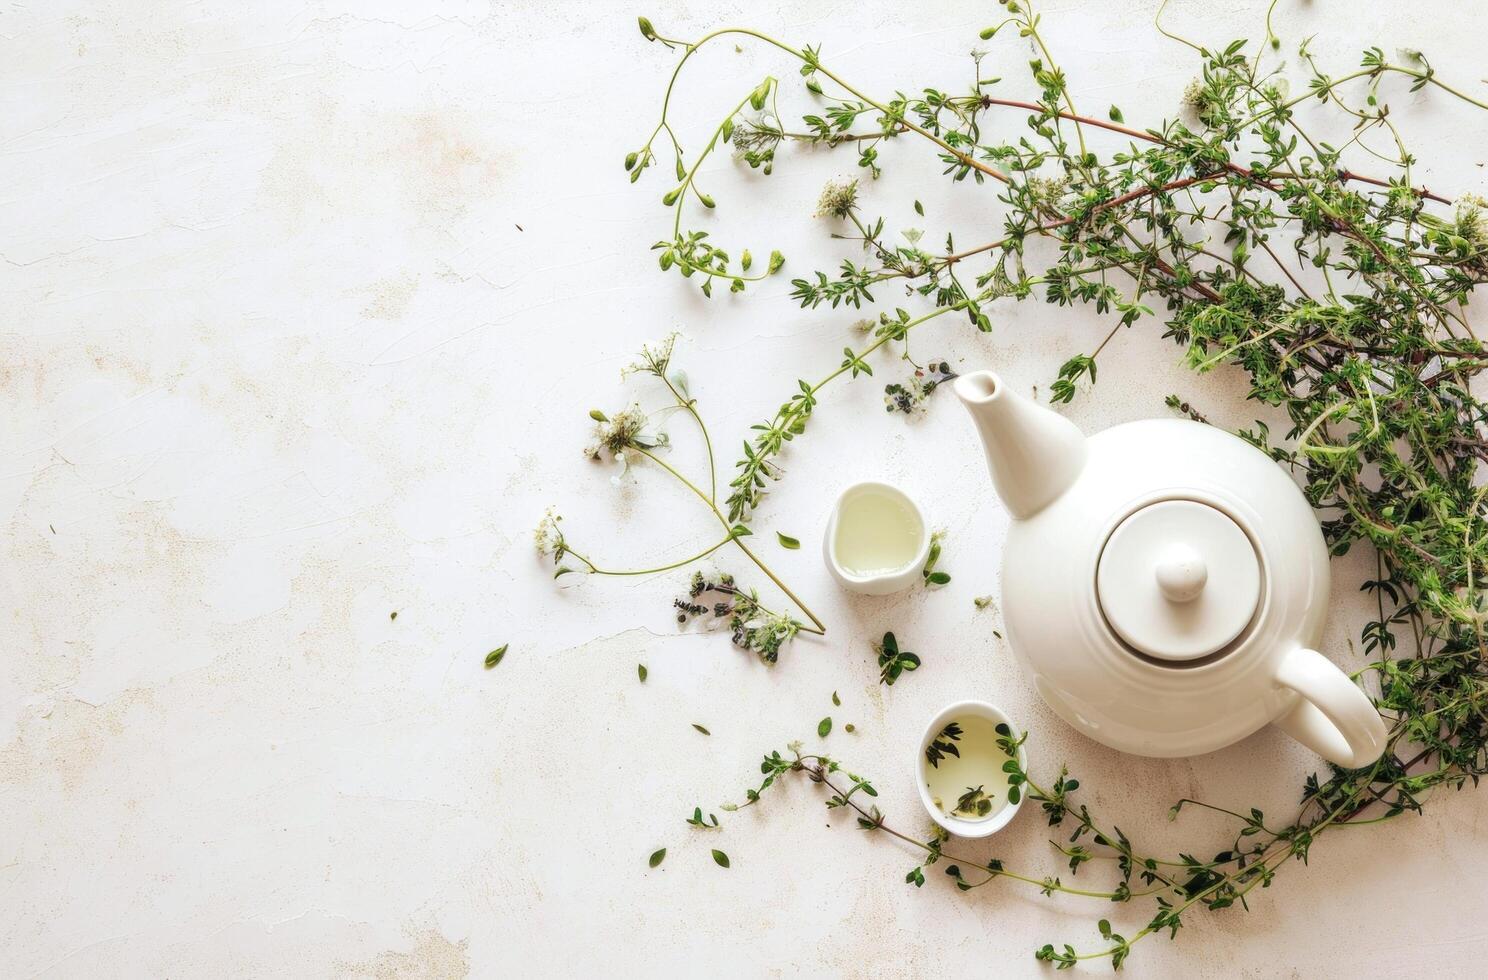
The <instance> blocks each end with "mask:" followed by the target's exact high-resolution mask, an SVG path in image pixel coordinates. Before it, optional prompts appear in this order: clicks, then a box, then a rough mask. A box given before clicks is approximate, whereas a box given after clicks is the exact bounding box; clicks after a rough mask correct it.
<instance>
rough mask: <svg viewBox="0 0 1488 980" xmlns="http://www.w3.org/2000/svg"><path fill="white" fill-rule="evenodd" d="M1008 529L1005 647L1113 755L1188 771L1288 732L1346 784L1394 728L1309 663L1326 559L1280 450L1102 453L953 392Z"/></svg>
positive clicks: (1189, 428) (1153, 432)
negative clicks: (1188, 766)
mask: <svg viewBox="0 0 1488 980" xmlns="http://www.w3.org/2000/svg"><path fill="white" fill-rule="evenodd" d="M955 389H956V394H957V395H958V396H959V397H960V399H961V401H962V402H963V403H964V404H965V405H966V407H967V409H968V410H969V411H970V412H971V416H972V419H973V420H974V421H975V422H976V427H977V431H978V433H979V434H980V435H981V438H982V445H983V446H984V447H985V449H986V453H987V465H988V467H989V468H990V469H991V471H992V482H993V484H994V485H995V486H996V488H997V493H998V494H999V496H1001V497H1002V501H1003V504H1004V505H1005V506H1006V508H1007V510H1008V513H1009V514H1010V515H1011V516H1012V518H1013V522H1012V526H1011V528H1010V530H1009V531H1008V537H1007V543H1006V545H1005V547H1004V551H1003V565H1002V605H1003V616H1004V625H1005V626H1006V635H1007V638H1008V643H1009V644H1010V645H1011V646H1012V648H1013V651H1014V653H1015V654H1016V655H1017V656H1018V659H1019V660H1020V662H1021V663H1022V664H1023V665H1024V667H1025V668H1026V669H1027V670H1028V671H1029V673H1030V674H1031V675H1032V678H1033V683H1034V686H1035V687H1036V688H1037V690H1038V692H1039V694H1040V695H1041V696H1042V697H1043V699H1044V700H1045V701H1046V702H1048V704H1049V706H1050V707H1051V708H1053V709H1054V711H1055V712H1057V713H1058V714H1059V715H1060V716H1061V717H1062V718H1064V719H1065V720H1066V721H1068V722H1069V723H1070V724H1071V725H1074V726H1075V727H1076V728H1078V729H1079V730H1080V731H1082V732H1084V733H1085V734H1087V735H1089V736H1090V737H1091V738H1093V739H1095V740H1096V741H1098V742H1103V743H1104V744H1106V745H1109V746H1111V747H1113V748H1117V749H1121V750H1123V751H1126V752H1133V753H1136V754H1138V755H1147V756H1187V755H1198V754H1200V753H1203V752H1210V751H1213V750H1215V749H1218V748H1221V747H1223V746H1226V745H1229V744H1230V743H1232V742H1236V741H1238V740H1240V739H1242V738H1244V737H1245V736H1247V735H1249V734H1251V733H1252V732H1254V731H1256V730H1257V729H1259V728H1261V727H1262V726H1263V725H1266V724H1268V723H1270V724H1274V725H1276V726H1277V727H1279V728H1281V729H1282V730H1283V731H1285V732H1287V733H1288V734H1289V735H1291V736H1292V737H1293V738H1295V739H1297V740H1298V741H1299V742H1301V743H1302V744H1304V745H1306V746H1308V747H1309V748H1311V749H1312V750H1313V751H1315V752H1317V753H1318V754H1319V755H1321V756H1322V757H1323V758H1325V759H1327V760H1329V761H1330V762H1334V763H1336V764H1337V765H1339V766H1342V767H1344V768H1346V769H1357V768H1362V767H1364V766H1367V765H1370V764H1371V763H1373V762H1374V761H1375V760H1376V759H1378V758H1379V757H1380V755H1381V753H1382V752H1383V751H1384V747H1385V737H1386V733H1385V725H1384V721H1383V720H1382V719H1381V718H1380V716H1379V713H1378V712H1377V711H1376V710H1375V709H1374V706H1373V704H1371V703H1370V700H1369V698H1368V697H1367V696H1366V695H1365V694H1364V692H1363V691H1362V690H1360V689H1359V688H1358V687H1356V686H1355V685H1354V684H1353V682H1352V681H1350V680H1349V677H1348V675H1346V674H1345V673H1344V672H1343V671H1341V670H1340V669H1339V668H1337V667H1335V666H1334V665H1333V664H1332V663H1331V662H1330V661H1329V660H1327V659H1326V658H1325V657H1323V656H1322V655H1321V654H1319V653H1317V652H1316V651H1315V650H1314V649H1313V647H1315V646H1316V645H1317V643H1318V640H1319V639H1320V637H1321V634H1322V628H1323V620H1324V617H1325V614H1326V611H1327V610H1326V603H1327V599H1328V551H1327V547H1326V546H1325V545H1324V543H1323V536H1322V532H1321V530H1320V529H1319V527H1318V523H1317V519H1316V518H1315V517H1314V516H1313V513H1312V508H1311V507H1309V506H1308V503H1307V500H1306V498H1304V497H1303V495H1302V492H1301V491H1300V490H1299V489H1298V487H1297V485H1296V484H1295V483H1293V482H1292V480H1291V478H1290V477H1288V476H1287V474H1286V473H1285V472H1284V471H1283V470H1282V469H1281V468H1280V467H1279V466H1277V465H1276V463H1275V462H1274V461H1273V460H1271V459H1270V458H1269V457H1268V456H1267V455H1266V454H1265V453H1263V452H1261V451H1260V450H1258V449H1256V448H1255V447H1254V446H1252V445H1250V444H1249V443H1247V442H1245V441H1244V440H1242V439H1240V438H1239V437H1237V436H1234V435H1231V434H1230V433H1228V432H1225V431H1223V430H1221V429H1217V428H1214V427H1212V426H1209V425H1204V424H1202V423H1200V422H1192V421H1187V420H1182V419H1149V420H1145V421H1139V422H1128V423H1126V424H1124V425H1118V426H1115V427H1113V428H1110V429H1106V430H1105V431H1104V432H1101V433H1099V434H1097V435H1094V436H1091V437H1089V438H1086V437H1085V436H1083V435H1082V434H1081V433H1080V431H1079V430H1078V429H1077V428H1075V426H1074V425H1073V424H1072V423H1071V422H1069V421H1068V420H1067V419H1065V418H1064V417H1062V416H1060V415H1057V414H1055V413H1054V412H1051V411H1049V410H1048V409H1046V408H1042V407H1040V406H1039V405H1036V404H1035V403H1033V402H1031V401H1029V400H1028V399H1025V398H1023V397H1021V396H1019V395H1017V394H1015V393H1014V392H1013V391H1011V390H1010V389H1008V388H1007V387H1006V386H1005V385H1004V384H1003V383H1002V381H1001V380H1000V379H999V378H998V377H997V375H995V374H993V373H992V372H990V371H982V372H978V373H975V374H968V375H964V376H962V377H961V378H959V379H957V381H956V385H955Z"/></svg>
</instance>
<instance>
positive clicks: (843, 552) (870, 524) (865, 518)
mask: <svg viewBox="0 0 1488 980" xmlns="http://www.w3.org/2000/svg"><path fill="white" fill-rule="evenodd" d="M924 537H925V526H924V524H923V523H922V522H921V521H920V516H919V515H918V514H917V513H915V510H914V508H913V507H912V506H911V505H910V504H909V503H908V502H907V501H905V500H903V499H901V498H900V497H898V496H896V495H893V494H889V493H885V492H884V491H882V490H878V489H874V488H871V487H870V488H865V489H863V490H861V491H859V492H857V493H854V494H853V495H852V496H850V497H848V498H847V499H846V500H844V501H843V502H842V507H841V509H840V510H839V511H838V515H837V535H836V539H835V541H834V545H835V549H834V550H835V551H836V554H837V563H838V564H839V565H841V566H842V567H843V569H845V570H846V571H847V572H849V573H851V574H853V575H859V576H870V575H887V574H890V573H892V572H897V571H900V570H902V569H904V568H905V567H906V566H907V565H909V563H910V562H912V561H914V560H915V558H916V557H917V556H918V555H919V553H920V544H921V542H922V541H923V540H924Z"/></svg>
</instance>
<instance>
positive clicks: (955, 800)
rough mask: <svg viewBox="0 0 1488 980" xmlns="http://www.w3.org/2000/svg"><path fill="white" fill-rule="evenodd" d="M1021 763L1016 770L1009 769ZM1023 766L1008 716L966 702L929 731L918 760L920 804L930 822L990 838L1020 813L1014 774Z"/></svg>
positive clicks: (944, 713)
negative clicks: (928, 816) (1011, 750)
mask: <svg viewBox="0 0 1488 980" xmlns="http://www.w3.org/2000/svg"><path fill="white" fill-rule="evenodd" d="M1009 747H1012V748H1013V749H1014V751H1015V752H1016V757H1015V756H1014V755H1009V753H1008V748H1009ZM1015 758H1016V765H1015V766H1012V767H1010V766H1008V763H1009V762H1013V761H1014V759H1015ZM1023 765H1024V758H1023V749H1022V745H1021V743H1019V742H1018V741H1017V734H1016V732H1015V730H1014V729H1013V727H1012V724H1011V722H1010V721H1009V720H1008V718H1007V716H1006V715H1004V714H1003V713H1002V712H1001V711H1000V710H998V709H997V708H995V707H993V706H992V705H990V704H988V703H986V702H985V701H962V702H960V703H958V704H953V705H951V706H950V707H948V708H946V709H945V710H944V711H942V712H941V713H940V714H939V715H937V716H936V717H935V719H934V720H933V721H932V722H931V723H930V725H929V726H928V727H927V728H926V730H925V737H924V738H923V739H922V741H921V746H920V752H919V755H918V756H917V759H916V771H917V773H918V776H919V787H920V799H921V801H922V802H923V803H924V804H925V809H926V811H927V812H928V813H929V814H930V818H931V819H932V820H934V821H935V822H936V823H938V824H939V825H940V826H942V827H944V828H945V829H946V830H948V831H950V832H951V833H953V834H956V835H957V836H959V837H986V836H988V835H990V834H993V833H995V832H997V831H998V830H1001V829H1002V828H1003V827H1005V826H1007V823H1008V821H1010V820H1012V818H1013V815H1014V814H1015V813H1016V812H1017V810H1018V806H1019V804H1020V803H1021V802H1022V790H1021V787H1020V785H1019V784H1020V783H1021V778H1019V777H1018V776H1017V775H1016V774H1015V773H1013V772H1010V771H1009V769H1010V768H1014V769H1020V768H1022V766H1023Z"/></svg>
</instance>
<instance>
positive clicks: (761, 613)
mask: <svg viewBox="0 0 1488 980" xmlns="http://www.w3.org/2000/svg"><path fill="white" fill-rule="evenodd" d="M672 605H673V606H674V607H675V608H676V609H677V622H679V623H685V622H687V621H688V619H690V618H692V617H695V616H703V615H711V617H712V618H713V619H723V618H724V617H725V616H727V617H728V620H729V629H730V630H731V631H732V633H733V642H734V645H735V646H737V647H739V648H740V649H742V650H752V651H754V653H755V654H756V655H757V656H758V657H759V658H760V659H761V660H763V661H764V662H765V663H770V664H773V663H775V662H776V661H778V660H779V659H780V648H781V647H783V646H784V645H785V644H786V643H788V642H790V641H791V639H793V638H794V637H795V635H796V634H797V633H799V632H800V631H801V626H802V624H801V623H800V622H798V621H796V620H794V619H792V618H791V617H789V616H785V615H782V614H780V613H776V612H772V611H771V610H769V609H766V608H765V607H764V606H762V605H760V601H759V593H758V592H756V591H755V590H753V589H748V590H745V589H743V588H741V587H739V586H738V585H736V584H735V583H734V577H733V576H732V575H728V574H723V575H719V576H718V578H717V580H713V579H709V578H707V577H706V576H704V575H703V573H702V572H694V573H693V576H692V583H691V586H690V587H689V588H688V590H687V598H686V599H676V600H674V601H673V603H672Z"/></svg>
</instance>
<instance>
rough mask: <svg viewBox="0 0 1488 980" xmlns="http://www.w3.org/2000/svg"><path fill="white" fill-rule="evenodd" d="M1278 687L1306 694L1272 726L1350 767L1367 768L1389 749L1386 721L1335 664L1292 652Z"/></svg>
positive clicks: (1305, 652)
mask: <svg viewBox="0 0 1488 980" xmlns="http://www.w3.org/2000/svg"><path fill="white" fill-rule="evenodd" d="M1276 683H1278V684H1280V685H1281V686H1282V687H1286V688H1290V689H1291V690H1293V691H1296V692H1297V693H1298V694H1299V695H1301V696H1300V697H1299V698H1298V699H1297V703H1296V705H1295V706H1293V707H1292V708H1291V709H1289V710H1288V711H1287V712H1286V714H1284V715H1282V716H1281V717H1280V718H1277V719H1276V720H1275V721H1274V722H1272V724H1274V725H1275V726H1276V727H1277V728H1280V729H1281V730H1282V731H1284V732H1286V733H1287V734H1288V735H1290V736H1292V738H1295V739H1296V740H1297V741H1299V742H1301V743H1302V744H1303V745H1305V746H1307V747H1308V748H1309V749H1312V750H1313V751H1314V752H1316V753H1317V754H1318V755H1320V756H1322V757H1323V758H1324V759H1327V760H1328V761H1329V762H1331V763H1333V764H1335V765H1338V766H1341V767H1343V768H1344V769H1362V768H1364V767H1365V766H1367V765H1370V764H1372V763H1373V762H1374V760H1376V759H1378V758H1379V757H1380V755H1381V754H1382V753H1383V752H1384V750H1385V737H1386V732H1385V721H1384V719H1383V718H1381V717H1380V714H1379V712H1378V711H1376V710H1375V708H1374V705H1373V703H1371V702H1370V700H1369V696H1368V695H1367V694H1365V693H1364V692H1363V691H1362V690H1360V689H1359V688H1358V687H1357V686H1355V684H1354V682H1353V681H1351V680H1349V677H1348V675H1347V674H1345V673H1344V672H1343V671H1342V670H1340V669H1339V668H1338V667H1336V666H1334V664H1333V662H1332V661H1330V660H1329V659H1328V658H1327V657H1324V656H1323V655H1322V654H1320V653H1318V652H1317V651H1316V650H1308V649H1306V648H1305V647H1298V648H1297V649H1295V650H1293V651H1291V652H1290V653H1288V654H1287V655H1286V656H1285V657H1283V658H1282V659H1281V663H1280V665H1279V666H1278V667H1277V669H1276Z"/></svg>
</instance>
